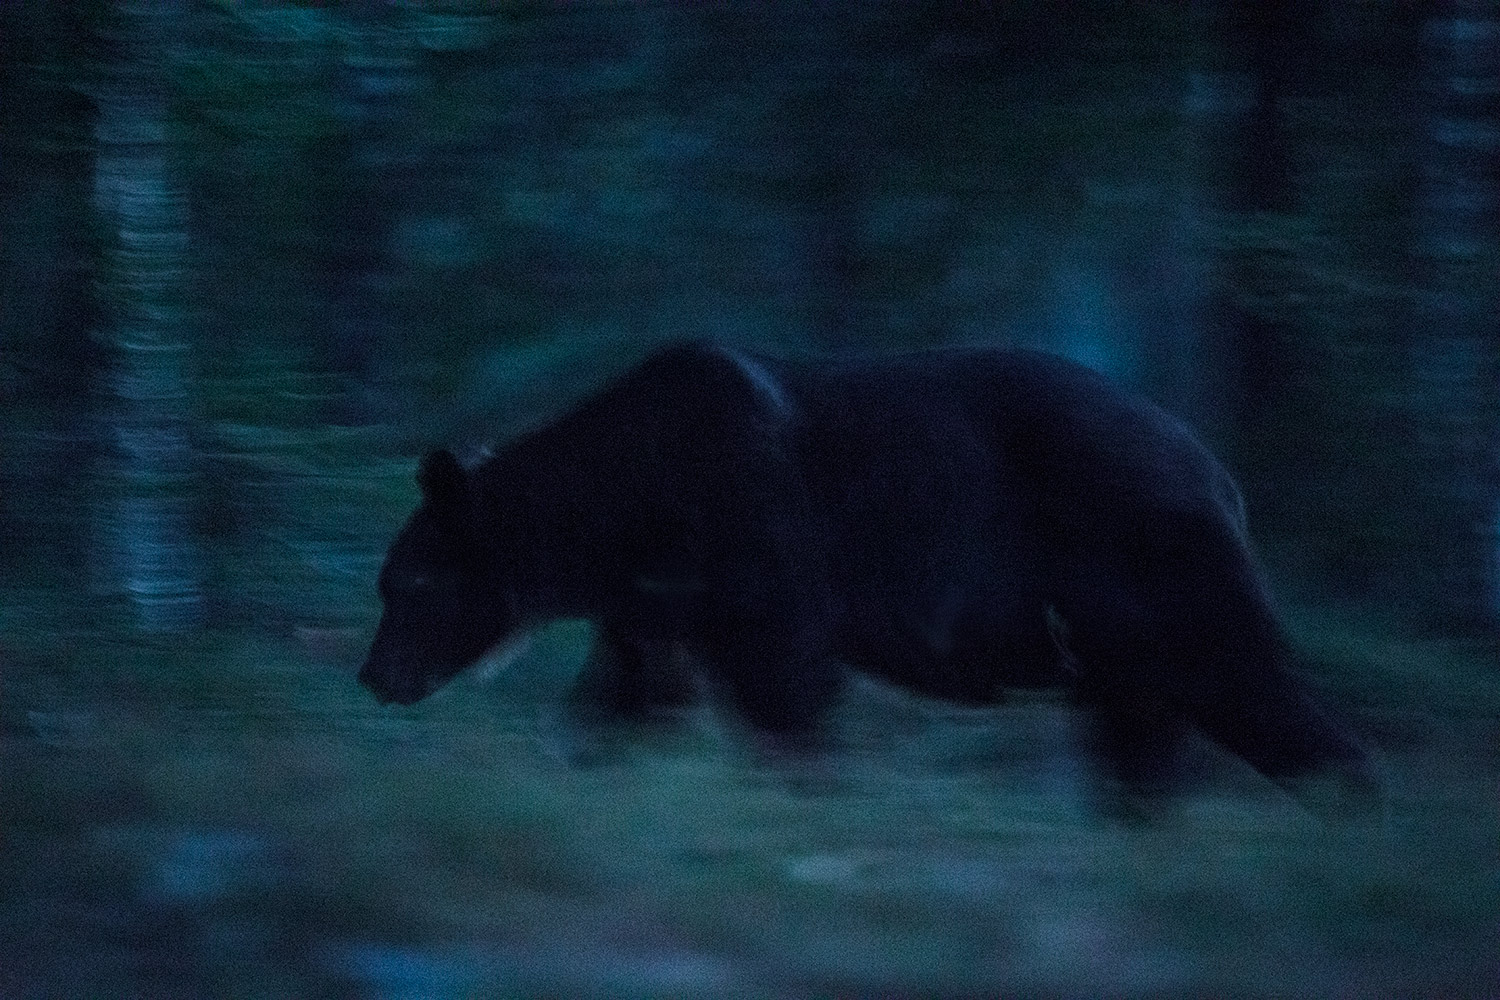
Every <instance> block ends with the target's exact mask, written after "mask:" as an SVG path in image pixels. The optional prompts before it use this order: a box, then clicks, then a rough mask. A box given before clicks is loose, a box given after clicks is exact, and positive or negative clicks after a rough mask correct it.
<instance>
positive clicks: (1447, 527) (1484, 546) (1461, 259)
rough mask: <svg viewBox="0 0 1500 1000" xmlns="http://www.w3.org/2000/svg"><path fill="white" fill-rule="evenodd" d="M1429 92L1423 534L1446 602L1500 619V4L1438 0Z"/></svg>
mask: <svg viewBox="0 0 1500 1000" xmlns="http://www.w3.org/2000/svg"><path fill="white" fill-rule="evenodd" d="M1423 39H1424V56H1425V61H1426V63H1425V71H1424V73H1423V77H1424V79H1423V84H1424V86H1425V90H1426V95H1427V99H1428V104H1427V109H1426V121H1425V125H1426V128H1425V134H1424V136H1423V147H1422V149H1421V151H1420V159H1421V168H1422V173H1421V187H1420V190H1419V195H1418V204H1417V219H1416V227H1415V231H1416V252H1415V256H1416V259H1417V265H1418V274H1419V275H1420V281H1421V283H1420V286H1419V292H1418V297H1417V309H1416V312H1417V315H1416V329H1415V331H1414V336H1413V338H1412V341H1411V342H1412V344H1413V348H1412V351H1411V358H1410V361H1411V368H1412V373H1413V376H1414V378H1413V383H1414V388H1415V398H1414V399H1413V401H1412V402H1413V411H1412V412H1413V413H1414V415H1415V419H1416V424H1417V426H1416V433H1417V443H1418V446H1419V448H1420V449H1421V451H1420V459H1421V461H1422V463H1423V465H1424V467H1425V469H1424V471H1425V473H1426V474H1425V475H1424V476H1422V477H1421V478H1420V482H1421V484H1422V486H1421V488H1422V489H1424V490H1426V491H1428V496H1427V497H1425V498H1424V500H1425V501H1426V503H1425V506H1426V507H1428V508H1429V509H1431V510H1433V511H1434V512H1436V517H1435V518H1434V519H1433V520H1434V523H1433V524H1432V525H1431V528H1430V530H1429V531H1428V532H1427V535H1428V537H1426V538H1425V539H1424V540H1423V541H1424V546H1423V556H1424V561H1427V562H1428V563H1429V565H1428V566H1427V567H1426V573H1425V574H1424V575H1426V576H1427V577H1428V578H1427V579H1426V580H1424V581H1423V582H1424V583H1425V584H1426V585H1427V586H1430V587H1432V588H1434V591H1435V593H1436V594H1437V597H1438V602H1437V603H1438V604H1439V605H1440V606H1441V607H1443V608H1444V609H1445V610H1446V612H1447V613H1448V614H1449V615H1451V616H1454V617H1456V618H1457V619H1458V620H1459V621H1460V622H1461V623H1464V624H1470V625H1473V624H1481V625H1488V626H1490V627H1493V626H1494V625H1495V624H1496V623H1497V622H1500V468H1497V463H1500V412H1497V411H1500V10H1497V8H1496V7H1495V5H1494V3H1493V0H1438V2H1436V3H1435V4H1434V10H1433V15H1432V17H1431V18H1430V19H1429V20H1428V22H1427V24H1426V25H1425V30H1424V33H1423Z"/></svg>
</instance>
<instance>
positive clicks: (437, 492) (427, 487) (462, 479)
mask: <svg viewBox="0 0 1500 1000" xmlns="http://www.w3.org/2000/svg"><path fill="white" fill-rule="evenodd" d="M467 477H468V473H466V472H465V471H464V467H463V466H462V465H459V464H458V459H456V458H454V457H453V452H451V451H448V450H446V449H439V450H438V451H434V452H432V453H431V454H430V455H428V456H427V457H426V458H424V459H422V468H421V469H419V470H418V471H417V485H419V486H421V487H422V498H423V499H424V500H426V501H427V502H428V503H430V504H432V506H434V507H436V508H438V509H440V510H456V509H458V508H459V507H460V506H462V503H463V499H464V495H465V493H466V492H467Z"/></svg>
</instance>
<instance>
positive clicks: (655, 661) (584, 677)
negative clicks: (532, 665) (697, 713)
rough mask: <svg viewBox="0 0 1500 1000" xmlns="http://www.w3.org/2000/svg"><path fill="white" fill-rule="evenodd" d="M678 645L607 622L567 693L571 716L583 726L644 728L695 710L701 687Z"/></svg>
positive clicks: (601, 627)
mask: <svg viewBox="0 0 1500 1000" xmlns="http://www.w3.org/2000/svg"><path fill="white" fill-rule="evenodd" d="M676 646H677V644H676V643H675V642H673V641H671V640H668V639H662V638H645V637H641V636H637V635H633V634H632V633H631V632H630V631H629V630H628V629H625V628H623V627H621V626H620V625H618V624H616V623H614V622H604V623H601V625H600V626H599V632H598V635H597V637H596V638H595V640H594V648H593V650H592V651H591V653H590V654H589V658H588V661H587V662H585V664H584V665H583V668H582V669H581V670H580V671H579V673H578V677H577V679H576V680H574V682H573V686H572V688H571V690H570V691H569V692H568V697H567V706H568V714H569V716H570V717H571V718H572V719H573V720H574V721H576V722H579V723H584V724H609V723H613V722H640V721H645V720H649V719H651V718H653V717H656V716H658V715H659V714H661V713H662V712H664V711H665V712H670V711H672V710H676V709H683V708H687V707H689V706H691V705H692V704H693V703H694V702H695V701H696V700H697V698H698V687H697V683H696V681H695V679H694V677H693V675H692V671H691V670H690V669H688V667H687V665H686V664H685V663H684V662H683V660H682V657H681V656H680V655H679V651H678V649H677V648H676Z"/></svg>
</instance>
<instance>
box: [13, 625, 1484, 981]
mask: <svg viewBox="0 0 1500 1000" xmlns="http://www.w3.org/2000/svg"><path fill="white" fill-rule="evenodd" d="M11 612H12V613H14V612H16V608H15V606H14V605H13V606H12V608H11ZM1320 629H1321V630H1320ZM1302 631H1303V633H1304V635H1303V638H1304V639H1306V640H1309V641H1310V642H1311V643H1312V645H1314V646H1315V647H1317V648H1318V651H1319V653H1320V655H1321V656H1322V657H1323V661H1322V662H1327V663H1332V664H1333V668H1332V669H1333V670H1334V673H1335V675H1336V676H1337V677H1339V678H1342V680H1341V681H1340V683H1341V684H1344V685H1346V687H1347V690H1352V691H1354V692H1355V698H1354V700H1355V703H1356V704H1355V706H1354V709H1355V711H1354V713H1353V714H1354V717H1355V718H1356V719H1357V721H1358V723H1359V724H1360V726H1361V728H1362V729H1364V730H1365V732H1366V734H1367V735H1368V736H1370V737H1371V738H1372V739H1373V742H1374V743H1375V746H1376V748H1377V754H1378V758H1379V763H1380V767H1381V770H1382V774H1383V776H1384V780H1385V783H1386V789H1387V794H1388V801H1387V814H1386V816H1385V818H1384V820H1383V821H1381V822H1379V823H1374V824H1356V825H1351V826H1348V827H1329V826H1326V825H1324V824H1323V823H1321V822H1319V821H1318V820H1315V819H1314V818H1312V817H1311V816H1309V815H1308V814H1307V813H1306V812H1304V811H1302V810H1301V809H1300V808H1299V807H1298V806H1297V805H1296V804H1295V803H1293V802H1292V801H1291V800H1290V799H1288V798H1287V797H1286V796H1285V795H1284V794H1282V793H1281V792H1280V791H1279V790H1277V789H1276V788H1275V787H1273V786H1271V785H1270V784H1269V783H1267V782H1265V781H1263V780H1262V779H1260V778H1259V777H1258V776H1256V775H1254V774H1253V773H1251V772H1249V771H1248V769H1246V768H1244V767H1243V766H1242V765H1239V764H1238V763H1236V762H1233V761H1229V760H1227V759H1224V758H1222V757H1221V756H1219V755H1217V754H1215V753H1214V752H1212V751H1211V750H1209V749H1208V748H1207V747H1201V748H1198V750H1197V751H1196V755H1197V756H1198V757H1199V758H1201V759H1200V760H1199V762H1198V764H1197V765H1196V766H1195V768H1194V770H1195V772H1196V777H1195V778H1194V780H1193V781H1191V782H1190V783H1189V787H1187V788H1186V789H1185V790H1184V791H1183V793H1182V794H1181V795H1180V796H1178V797H1177V798H1176V799H1175V800H1174V801H1173V802H1172V804H1171V805H1170V807H1169V808H1167V809H1166V810H1165V811H1164V813H1163V814H1162V815H1160V816H1157V817H1154V818H1152V819H1150V820H1147V821H1142V822H1122V821H1119V820H1114V819H1107V818H1103V817H1101V816H1100V815H1099V814H1098V813H1097V812H1096V811H1095V810H1094V809H1093V808H1092V807H1091V805H1090V796H1089V794H1088V789H1089V781H1088V775H1087V772H1086V771H1085V770H1084V769H1083V768H1082V766H1081V765H1080V764H1079V763H1078V755H1077V753H1076V751H1075V750H1074V748H1073V746H1072V743H1073V738H1072V728H1073V725H1074V721H1073V718H1072V716H1071V714H1070V712H1069V710H1068V708H1067V707H1066V706H1065V705H1064V704H1062V703H1061V702H1059V701H1056V700H1050V699H1046V698H1028V699H1021V700H1018V701H1016V702H1014V703H1010V704H1007V705H1004V706H1001V707H999V708H996V709H993V710H957V709H952V708H945V707H943V706H940V705H935V704H932V703H927V702H921V701H917V700H914V699H908V698H906V697H905V696H902V695H898V694H895V693H892V692H889V691H886V690H884V689H881V688H879V687H877V686H875V685H872V684H860V685H857V686H856V687H855V690H853V691H852V692H851V694H850V697H849V699H848V702H847V704H846V706H845V708H844V709H843V711H842V713H841V716H840V719H839V731H840V734H841V744H842V746H841V748H839V749H837V750H835V751H834V752H833V753H832V754H831V755H830V756H829V757H828V758H826V759H825V760H823V761H822V762H821V763H819V764H817V765H814V766H787V765H786V764H784V763H783V764H777V763H772V762H767V761H765V760H763V759H761V758H758V757H757V756H756V755H755V754H754V753H752V752H751V751H749V750H747V749H746V744H745V742H744V741H742V740H740V739H738V738H736V735H735V734H733V733H730V732H726V731H725V727H724V725H723V724H722V723H720V722H718V721H716V717H715V716H713V715H712V714H711V713H708V712H707V711H705V712H704V713H702V714H700V715H698V716H696V717H694V718H693V719H691V720H689V721H688V722H687V723H686V724H684V725H682V726H680V727H678V728H676V729H673V730H661V731H654V732H647V733H642V734H639V735H637V736H636V737H634V738H631V739H627V740H622V741H621V742H620V743H619V745H618V746H614V747H612V748H610V749H611V752H610V753H608V754H605V755H603V761H602V762H601V763H598V764H596V765H594V766H589V767H578V766H574V765H570V764H568V763H565V762H564V761H563V760H562V759H561V755H559V753H558V752H557V749H556V739H555V738H554V735H553V734H554V732H555V728H556V727H555V726H553V725H552V724H551V723H550V722H549V721H548V720H549V718H550V717H551V716H550V713H551V711H552V709H551V707H550V706H552V705H553V704H555V702H556V698H557V697H558V695H559V694H560V692H561V690H562V688H563V686H564V685H565V684H566V679H567V678H566V675H567V673H568V671H569V670H571V669H575V668H576V666H577V663H578V659H579V656H580V650H581V649H582V648H583V646H584V644H585V643H586V641H587V633H586V630H585V629H583V628H582V627H580V626H576V625H564V626H559V627H557V628H554V629H553V630H551V631H549V632H548V633H547V634H546V635H545V636H544V641H543V642H542V643H541V644H540V645H539V647H538V648H537V649H536V650H535V651H534V652H533V653H532V654H531V656H530V658H529V659H528V660H527V661H525V662H523V663H521V664H518V665H516V666H515V667H513V668H512V669H511V670H510V671H509V672H507V673H505V674H502V675H499V676H492V677H485V676H483V671H480V672H478V673H477V674H475V675H473V676H466V677H464V678H461V679H459V680H458V681H456V682H454V683H453V684H452V685H450V686H449V688H447V689H445V690H444V691H442V692H440V693H439V695H437V696H435V697H433V698H432V699H430V700H429V701H428V702H426V703H423V704H422V705H419V706H417V707H414V708H410V709H383V708H380V707H378V706H377V705H376V704H375V703H374V700H373V699H371V698H370V697H369V696H368V695H367V694H366V693H365V692H364V691H362V690H361V689H359V688H358V687H357V686H356V685H355V683H354V681H353V678H352V676H351V673H350V671H349V669H348V666H347V664H348V663H349V662H351V660H353V659H357V657H358V652H357V651H355V650H356V647H357V645H358V643H359V641H360V639H361V637H360V636H358V635H354V634H342V633H328V634H324V633H318V632H315V631H310V630H303V631H302V632H300V633H297V634H296V635H294V636H288V637H286V638H285V639H275V638H272V637H267V636H265V635H233V636H225V635H219V636H209V635H205V636H202V637H199V638H197V639H194V640H193V641H191V642H189V643H186V644H177V645H174V646H173V647H172V648H170V649H166V648H163V649H160V650H153V649H152V648H150V647H148V646H141V645H139V644H131V645H128V646H123V645H122V646H120V647H117V648H110V647H108V646H101V645H98V644H97V643H91V644H88V645H83V644H79V643H77V642H70V641H69V640H67V639H66V638H65V637H64V635H65V634H64V632H63V631H61V630H60V629H46V630H41V631H36V632H33V633H31V634H29V635H28V634H25V633H12V635H11V636H10V637H9V638H8V639H7V641H6V646H5V648H4V649H3V650H0V657H3V660H0V685H3V687H0V691H3V700H0V766H3V769H4V770H3V776H0V777H3V786H0V809H3V817H0V836H3V845H0V887H3V888H0V995H3V996H5V997H7V998H18V1000H19V998H33V997H35V998H43V997H61V996H89V997H153V998H167V997H210V996H211V997H222V998H232V997H247V998H249V997H256V998H260V997H289V998H290V997H311V996H331V997H341V996H346V997H370V998H402V997H405V998H415V997H423V998H448V997H492V996H504V995H552V996H599V997H617V996H671V997H692V996H703V997H758V996H778V997H780V996H788V997H798V996H805V997H824V996H918V995H920V996H967V995H981V994H985V995H995V994H1000V993H1004V994H1008V995H1026V996H1038V995H1046V996H1101V995H1112V996H1127V995H1140V996H1147V995H1149V996H1160V995H1210V994H1212V995H1232V996H1277V997H1299V996H1306V997H1328V996H1349V997H1355V996H1359V997H1367V996H1419V995H1427V996H1433V995H1443V996H1472V997H1494V996H1500V801H1497V800H1500V795H1497V791H1500V723H1497V721H1496V720H1497V718H1500V711H1497V709H1500V698H1497V696H1496V686H1495V682H1496V677H1495V675H1494V673H1493V669H1492V666H1491V665H1487V664H1485V663H1482V662H1477V661H1474V660H1466V659H1465V657H1466V656H1470V655H1472V654H1465V653H1463V652H1462V651H1455V650H1453V649H1451V648H1449V647H1442V646H1437V645H1423V644H1420V643H1414V642H1405V643H1401V642H1396V641H1395V640H1390V641H1376V640H1356V639H1351V638H1349V637H1347V636H1346V635H1344V633H1342V632H1339V631H1338V629H1337V628H1333V629H1328V628H1321V627H1320V626H1314V627H1311V628H1309V627H1304V628H1303V630H1302ZM1361 672H1362V673H1361ZM1361 676H1364V677H1366V678H1367V679H1366V680H1364V681H1361V680H1360V677H1361ZM1369 678H1375V680H1369ZM1474 678H1479V679H1478V680H1475V679H1474ZM1339 691H1346V689H1345V688H1339ZM1335 693H1338V692H1335Z"/></svg>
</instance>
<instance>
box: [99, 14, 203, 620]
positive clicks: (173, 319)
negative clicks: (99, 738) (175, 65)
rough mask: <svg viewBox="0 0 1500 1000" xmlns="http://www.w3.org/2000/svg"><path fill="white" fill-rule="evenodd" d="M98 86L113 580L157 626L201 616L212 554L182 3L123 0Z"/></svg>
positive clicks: (105, 505)
mask: <svg viewBox="0 0 1500 1000" xmlns="http://www.w3.org/2000/svg"><path fill="white" fill-rule="evenodd" d="M114 13H115V18H114V21H113V24H112V25H111V27H110V29H108V34H109V36H110V37H107V38H106V39H105V40H104V41H105V43H106V46H105V47H106V51H107V53H108V55H107V57H106V59H107V62H106V65H105V66H104V76H103V80H102V85H101V88H100V93H99V101H98V104H99V117H98V123H97V129H96V137H97V141H98V157H97V160H96V164H95V173H94V179H95V185H94V192H95V205H96V208H97V211H98V212H99V215H100V217H101V220H102V222H103V223H104V227H105V228H107V235H106V236H105V242H104V249H103V263H102V268H101V280H100V286H101V293H102V296H103V298H104V300H105V302H104V317H105V318H104V328H103V329H102V330H101V331H100V339H101V340H102V341H104V342H105V343H106V344H107V345H108V347H109V349H110V352H111V354H112V364H111V365H110V366H109V367H108V369H107V373H108V379H109V382H108V385H107V386H106V387H105V389H104V392H103V393H102V394H101V395H102V396H103V397H104V398H105V399H107V400H108V404H107V405H108V406H109V411H108V413H107V424H108V426H109V427H110V429H111V431H112V432H113V440H112V442H111V444H112V446H113V447H112V450H111V453H110V458H109V460H108V462H107V464H106V469H105V472H104V482H103V484H102V485H103V486H104V490H103V491H102V492H103V496H104V497H105V498H106V499H104V500H103V501H102V510H101V512H100V513H101V515H102V517H103V525H102V527H103V529H104V531H103V537H104V539H105V544H106V551H107V552H108V553H109V558H108V560H107V567H108V570H109V574H108V577H109V578H108V579H107V580H106V581H105V582H106V585H107V586H108V587H109V589H110V590H112V591H114V592H119V591H121V590H123V592H124V593H125V595H126V596H127V597H128V599H129V601H130V603H131V605H132V607H133V609H134V612H135V616H136V621H137V623H138V625H139V626H140V627H141V628H142V629H143V630H145V631H147V632H171V631H178V630H182V629H186V628H189V627H192V626H193V625H195V624H197V623H198V622H199V620H200V619H201V615H202V606H203V596H202V578H203V568H202V567H203V561H202V553H201V552H200V551H199V549H198V546H197V544H196V543H195V540H194V538H193V534H192V531H191V527H190V525H191V521H192V518H191V503H190V498H191V491H192V481H191V477H192V449H191V446H190V443H189V422H190V419H191V414H190V398H191V396H190V392H189V388H190V383H191V379H192V375H191V370H190V359H191V353H192V352H191V350H190V345H189V341H188V335H187V329H186V322H185V320H184V316H183V309H182V299H183V275H184V269H185V267H186V263H187V261H186V257H187V204H186V199H185V196H184V194H183V189H182V187H181V185H180V183H179V182H178V180H177V178H176V177H175V176H174V169H173V163H172V149H171V145H170V142H169V140H168V136H167V102H166V90H167V85H166V80H165V78H164V77H165V65H164V64H165V49H166V45H167V40H168V39H169V38H171V37H172V36H173V33H174V32H180V31H181V30H182V26H181V24H180V23H176V22H177V20H178V19H179V18H180V16H181V14H182V5H181V3H180V2H173V0H120V2H119V3H118V5H117V7H116V8H115V11H114Z"/></svg>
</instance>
